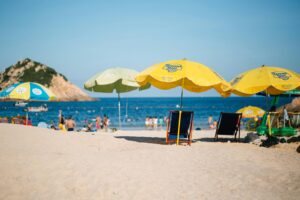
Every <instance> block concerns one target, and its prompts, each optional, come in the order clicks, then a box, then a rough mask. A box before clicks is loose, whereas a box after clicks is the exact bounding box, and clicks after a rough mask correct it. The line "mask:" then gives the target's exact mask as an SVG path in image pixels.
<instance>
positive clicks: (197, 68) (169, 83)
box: [136, 59, 230, 96]
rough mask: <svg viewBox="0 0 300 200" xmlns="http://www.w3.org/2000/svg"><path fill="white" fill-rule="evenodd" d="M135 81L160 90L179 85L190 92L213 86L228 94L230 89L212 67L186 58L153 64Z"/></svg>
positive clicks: (204, 89)
mask: <svg viewBox="0 0 300 200" xmlns="http://www.w3.org/2000/svg"><path fill="white" fill-rule="evenodd" d="M136 81H137V82H138V83H139V84H140V85H145V84H147V83H150V84H151V85H153V86H155V87H157V88H159V89H162V90H168V89H171V88H175V87H177V86H181V87H182V88H184V89H186V90H188V91H191V92H204V91H207V90H209V89H211V88H214V89H215V90H216V91H218V92H219V93H220V94H221V95H222V96H228V95H229V93H228V92H227V91H229V90H230V84H229V83H227V82H226V81H225V80H224V79H223V78H222V77H221V76H220V75H219V74H217V73H216V72H214V71H213V70H212V69H210V68H209V67H207V66H205V65H203V64H200V63H197V62H192V61H189V60H186V59H183V60H170V61H167V62H162V63H158V64H155V65H153V66H151V67H149V68H147V69H146V70H144V71H143V72H141V73H140V74H139V75H138V76H137V77H136Z"/></svg>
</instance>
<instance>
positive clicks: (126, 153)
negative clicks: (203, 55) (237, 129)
mask: <svg viewBox="0 0 300 200" xmlns="http://www.w3.org/2000/svg"><path fill="white" fill-rule="evenodd" d="M212 137H213V132H212V131H198V132H195V133H194V139H195V142H194V143H193V144H192V146H176V145H165V144H164V140H165V133H164V131H131V132H129V131H121V132H116V133H102V132H101V133H96V134H95V135H92V134H91V133H84V134H82V133H73V134H71V133H65V134H64V133H62V132H59V131H52V130H46V129H39V128H35V127H24V126H22V125H9V124H0V199H56V200H57V199H151V200H152V199H263V200H266V199H299V197H300V154H298V153H296V152H295V151H288V150H285V149H277V148H269V149H267V148H262V147H257V146H255V145H252V144H243V143H224V142H212V140H211V138H212Z"/></svg>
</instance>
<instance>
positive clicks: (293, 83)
mask: <svg viewBox="0 0 300 200" xmlns="http://www.w3.org/2000/svg"><path fill="white" fill-rule="evenodd" d="M231 85H232V93H234V94H236V95H239V96H250V95H254V94H256V93H259V92H262V91H264V92H266V93H267V94H270V95H279V94H281V93H284V92H286V91H289V90H293V89H300V76H299V74H297V73H296V72H293V71H290V70H288V69H285V68H279V67H271V66H264V65H263V66H261V67H258V68H255V69H252V70H249V71H246V72H244V73H242V74H240V75H238V76H237V77H235V78H234V79H233V80H232V81H231Z"/></svg>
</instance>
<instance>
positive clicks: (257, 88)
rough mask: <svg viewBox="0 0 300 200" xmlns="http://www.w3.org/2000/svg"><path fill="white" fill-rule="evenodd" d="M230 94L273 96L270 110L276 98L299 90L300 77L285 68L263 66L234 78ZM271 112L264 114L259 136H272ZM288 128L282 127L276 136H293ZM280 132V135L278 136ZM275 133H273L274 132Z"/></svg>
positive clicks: (258, 130) (292, 132) (258, 129)
mask: <svg viewBox="0 0 300 200" xmlns="http://www.w3.org/2000/svg"><path fill="white" fill-rule="evenodd" d="M231 85H232V93H234V94H236V95H239V96H251V95H255V94H257V93H260V92H264V93H265V94H266V95H267V96H268V95H274V96H275V98H274V99H273V102H272V104H271V108H273V107H275V105H276V104H277V102H278V96H279V95H280V94H282V93H285V92H287V91H290V90H294V89H300V76H299V74H297V73H296V72H293V71H291V70H288V69H285V68H279V67H273V66H265V65H262V66H261V67H258V68H255V69H252V70H249V71H246V72H244V73H242V74H239V75H238V76H236V77H235V78H234V79H233V80H232V81H231ZM271 108H270V110H272V111H270V112H266V114H265V115H264V116H263V119H262V123H261V124H262V125H261V126H259V127H258V128H257V132H258V134H259V135H262V134H265V133H266V134H268V135H272V134H273V132H274V131H275V130H276V129H274V130H273V132H272V123H271V118H272V115H274V113H272V112H273V109H271ZM288 129H289V128H288V127H282V128H281V129H280V131H278V132H279V133H278V135H285V136H287V135H294V134H295V133H296V132H295V131H294V130H288ZM280 132H281V134H280ZM274 133H275V132H274Z"/></svg>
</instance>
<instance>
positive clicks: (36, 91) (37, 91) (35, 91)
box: [32, 88, 42, 96]
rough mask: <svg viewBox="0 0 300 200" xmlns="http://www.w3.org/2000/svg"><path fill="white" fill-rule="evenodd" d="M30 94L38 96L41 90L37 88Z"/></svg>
mask: <svg viewBox="0 0 300 200" xmlns="http://www.w3.org/2000/svg"><path fill="white" fill-rule="evenodd" d="M32 93H33V94H35V95H38V96H39V95H41V94H42V90H40V89H38V88H33V89H32Z"/></svg>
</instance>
